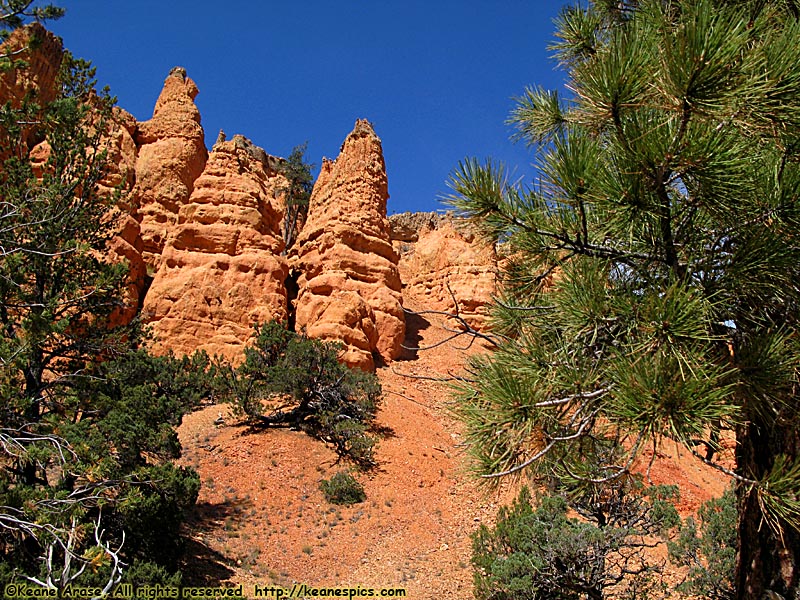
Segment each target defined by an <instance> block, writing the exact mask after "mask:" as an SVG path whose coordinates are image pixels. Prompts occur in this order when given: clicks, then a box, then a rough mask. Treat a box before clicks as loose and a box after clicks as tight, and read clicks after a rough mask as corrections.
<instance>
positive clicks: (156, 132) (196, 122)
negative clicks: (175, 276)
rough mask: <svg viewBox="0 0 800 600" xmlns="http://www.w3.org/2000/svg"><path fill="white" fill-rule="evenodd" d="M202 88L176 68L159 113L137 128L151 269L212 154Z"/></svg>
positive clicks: (139, 197) (140, 196) (140, 200)
mask: <svg viewBox="0 0 800 600" xmlns="http://www.w3.org/2000/svg"><path fill="white" fill-rule="evenodd" d="M197 93H198V90H197V86H196V85H195V83H194V81H192V80H191V79H189V78H188V77H187V76H186V71H185V70H184V69H182V68H180V67H175V68H174V69H172V71H171V72H170V74H169V76H168V77H167V79H166V80H165V81H164V87H163V89H162V90H161V95H160V96H159V97H158V100H157V102H156V106H155V109H154V111H153V118H152V119H150V120H149V121H144V122H142V123H139V124H138V127H137V129H136V145H137V146H138V147H139V157H138V160H137V161H136V187H135V189H134V198H135V200H136V202H137V205H138V218H139V220H140V223H141V228H142V239H143V240H144V257H145V260H146V261H147V263H148V265H150V266H151V268H156V267H158V265H159V255H160V254H161V251H162V250H163V248H164V244H165V242H166V239H167V237H168V236H169V232H170V230H172V229H173V228H174V226H175V224H176V222H177V219H178V211H179V209H180V207H181V206H182V205H183V204H185V203H186V201H187V200H188V199H189V196H190V195H191V193H192V190H193V189H194V182H195V180H196V179H197V178H198V177H199V176H200V174H201V173H202V172H203V168H204V167H205V164H206V160H207V158H208V152H207V150H206V146H205V139H204V134H203V127H202V126H201V125H200V111H199V110H197V106H195V103H194V98H195V97H196V96H197Z"/></svg>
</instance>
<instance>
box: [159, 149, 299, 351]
mask: <svg viewBox="0 0 800 600" xmlns="http://www.w3.org/2000/svg"><path fill="white" fill-rule="evenodd" d="M278 160H279V159H276V158H274V157H271V156H268V155H267V154H266V153H265V152H264V151H263V150H261V149H260V148H258V147H256V146H254V145H253V144H252V143H251V142H250V141H249V140H247V139H246V138H244V137H242V136H235V137H234V139H233V140H232V141H229V142H221V143H218V144H216V145H215V146H214V149H213V151H212V152H211V154H210V156H209V158H208V163H207V164H206V168H205V170H204V171H203V174H202V175H201V176H200V177H199V178H198V179H197V181H195V182H194V191H193V192H192V195H191V197H190V198H189V200H188V202H187V203H186V204H184V205H183V206H181V207H180V209H179V211H178V215H177V224H176V225H175V227H174V228H173V230H172V231H171V232H170V233H169V237H168V239H167V241H166V243H165V246H164V250H163V254H162V256H161V266H160V268H159V270H158V272H157V273H156V274H155V278H154V280H153V283H152V286H151V287H150V290H149V291H148V293H147V297H146V299H145V303H144V317H145V318H146V319H147V320H148V321H150V322H151V324H152V327H153V330H154V333H155V334H156V336H157V341H156V349H157V350H162V351H163V350H165V349H173V350H176V351H178V352H181V353H190V352H192V351H194V350H198V349H203V350H206V351H207V352H208V353H209V354H212V355H213V354H219V355H222V356H225V357H227V358H229V359H233V360H236V359H240V358H241V349H242V347H243V346H244V344H245V343H246V342H247V340H248V339H249V338H250V336H251V334H252V332H253V328H252V326H253V324H255V323H264V322H266V321H269V320H271V319H274V318H275V319H280V320H285V319H286V318H287V311H286V305H287V304H286V289H285V286H284V281H285V279H286V276H287V265H286V260H285V258H283V257H282V256H280V253H281V251H282V250H283V238H282V237H281V234H280V225H281V219H282V216H283V212H282V210H280V203H279V201H278V199H277V198H276V189H277V188H278V187H279V186H281V185H283V183H284V181H285V180H284V178H283V176H282V175H280V174H279V173H278V171H277V170H276V166H277V164H278Z"/></svg>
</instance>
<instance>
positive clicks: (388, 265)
mask: <svg viewBox="0 0 800 600" xmlns="http://www.w3.org/2000/svg"><path fill="white" fill-rule="evenodd" d="M31 36H35V37H36V38H37V40H38V42H37V44H35V45H29V43H28V41H29V39H30V38H31ZM3 48H4V51H20V53H19V57H20V58H24V59H25V60H26V61H27V62H28V65H29V66H28V67H26V68H23V69H16V68H14V69H10V70H7V71H5V72H3V73H0V102H6V101H11V102H12V103H14V102H17V103H18V102H19V101H20V100H21V99H22V98H23V97H24V96H25V95H26V94H29V93H33V94H34V95H35V96H37V97H38V99H39V100H40V101H41V102H46V101H48V100H49V99H51V98H53V97H54V94H55V87H54V84H55V79H56V75H57V73H58V68H59V64H60V61H61V56H62V54H63V50H62V47H61V43H60V40H59V39H58V38H56V37H55V36H53V35H51V34H49V33H48V32H47V31H46V30H44V28H42V27H41V26H40V25H36V24H34V25H30V26H28V27H25V28H22V29H20V30H18V31H17V32H15V33H14V34H13V35H12V36H11V38H10V39H9V40H8V41H7V42H6V43H5V45H4V46H3ZM197 93H198V91H197V86H196V85H195V84H194V82H193V81H192V80H191V79H189V78H188V77H187V76H186V72H185V71H184V70H183V69H182V68H179V67H176V68H175V69H173V70H172V71H171V72H170V74H169V76H168V77H167V79H166V80H165V82H164V87H163V89H162V91H161V95H160V96H159V98H158V101H157V102H156V106H155V109H154V111H153V117H152V118H151V119H150V120H148V121H145V122H141V123H138V122H137V121H136V119H134V118H133V117H132V116H131V115H130V114H128V113H126V112H125V111H122V110H119V109H117V110H116V111H115V122H114V123H113V126H112V129H111V131H110V133H109V135H108V136H107V139H106V141H105V146H106V149H107V151H108V160H109V165H108V169H107V171H106V174H105V177H104V179H103V180H102V181H101V184H100V190H99V191H100V193H102V194H107V195H110V194H112V193H113V192H115V191H116V190H122V191H123V192H124V193H125V192H130V193H129V194H127V196H124V197H123V202H122V203H121V204H120V205H119V207H118V209H120V210H121V211H122V212H121V214H120V215H119V235H117V236H116V237H115V238H114V239H113V240H112V241H111V242H110V243H109V259H110V260H124V261H126V262H127V263H128V264H129V266H130V272H129V277H128V286H127V291H126V297H125V298H124V299H123V303H122V305H121V306H120V307H119V309H118V310H117V312H116V313H115V314H114V321H115V322H116V323H127V322H129V321H130V320H131V319H133V318H134V317H135V316H136V314H137V312H138V311H139V310H140V309H141V310H142V313H143V314H142V316H143V318H144V320H145V321H147V322H149V323H151V325H152V327H153V330H154V332H155V334H156V336H157V341H156V342H155V349H156V350H158V351H161V352H164V351H167V350H173V351H175V352H177V353H181V354H182V353H190V352H193V351H194V350H198V349H204V350H206V351H208V352H209V353H211V354H220V355H223V356H225V357H227V358H230V359H233V360H238V359H240V358H241V349H242V347H243V346H244V345H245V344H246V343H247V341H248V340H249V339H250V335H251V333H252V325H253V324H255V323H263V322H265V321H268V320H270V319H273V318H277V319H281V320H287V319H288V320H289V321H290V322H292V321H294V322H295V328H296V329H297V330H305V331H306V332H307V334H308V335H309V336H311V337H315V338H321V339H326V340H334V341H340V342H343V344H344V349H343V353H342V360H343V361H345V362H346V363H348V364H350V365H351V366H358V367H360V368H362V369H372V368H374V366H375V362H376V360H377V361H379V362H387V361H390V360H392V359H394V358H396V357H397V356H398V355H399V354H400V350H401V347H400V344H401V342H402V340H403V337H404V329H405V319H404V314H403V308H402V292H401V281H400V271H399V269H398V260H399V255H398V253H397V251H396V249H395V248H394V247H393V246H392V235H391V232H390V231H391V230H390V224H389V220H388V219H387V218H386V201H387V199H388V187H387V179H386V167H385V164H384V159H383V151H382V148H381V141H380V139H379V138H378V136H377V135H376V134H375V132H374V130H373V129H372V126H371V125H370V124H369V123H368V122H367V121H364V120H359V121H357V122H356V126H355V129H354V130H353V132H352V133H350V135H348V136H347V138H346V139H345V141H344V143H343V145H342V148H341V153H340V155H339V157H338V158H337V159H336V160H335V161H328V160H326V161H325V162H324V164H323V165H322V172H321V173H320V176H319V178H318V180H317V182H316V185H315V186H314V192H313V194H312V198H311V202H310V206H309V213H308V216H307V219H306V221H305V223H304V225H303V228H302V231H301V233H300V235H299V236H298V239H297V241H296V243H295V245H294V246H293V247H292V249H291V252H290V256H289V257H288V259H287V258H286V257H285V256H284V254H285V248H284V243H283V237H282V235H281V225H282V217H283V200H282V199H281V197H280V193H279V189H280V188H281V187H283V186H284V185H285V179H284V178H283V176H282V175H281V174H280V164H281V161H282V159H278V158H275V157H272V156H269V155H268V154H266V152H264V151H263V150H261V149H260V148H257V147H256V146H254V145H253V144H252V143H251V142H250V141H249V140H247V139H246V138H244V137H242V136H235V137H234V139H233V140H232V141H229V142H226V141H225V139H224V135H221V136H220V139H219V140H218V143H217V144H216V145H215V146H214V148H213V150H212V152H211V154H210V155H209V154H208V152H207V150H206V148H205V143H204V135H203V128H202V126H201V125H200V113H199V111H198V110H197V107H196V106H195V104H194V98H195V96H196V95H197ZM31 133H32V134H33V133H35V132H33V131H32V132H31ZM32 139H35V137H34V138H32ZM23 143H25V141H23ZM31 145H32V142H31ZM24 151H25V152H27V151H28V149H27V148H25V149H24ZM31 154H32V157H33V158H34V159H35V160H37V161H38V164H42V165H43V164H44V161H45V160H46V158H47V155H48V149H47V147H46V144H45V145H42V144H40V145H39V146H37V147H35V148H33V149H32V153H31ZM131 190H132V192H131ZM431 219H433V220H431ZM411 221H412V222H411V223H410V224H409V223H405V228H406V230H407V232H406V233H403V234H398V233H397V232H398V231H399V229H398V227H400V226H401V225H402V224H401V223H400V222H399V221H398V222H396V223H395V239H403V240H406V242H399V241H396V242H395V244H396V245H397V248H398V249H402V250H403V273H404V275H405V277H404V278H405V279H406V280H407V281H406V282H407V284H408V285H409V286H413V287H414V289H415V290H416V291H421V292H422V293H424V294H425V297H427V298H428V299H429V307H430V308H434V309H439V310H452V309H453V308H454V306H453V304H452V300H451V298H450V294H449V292H448V291H447V285H449V286H450V288H451V289H452V290H453V292H454V294H455V295H456V297H457V298H458V301H459V307H460V309H461V312H462V314H463V315H464V316H466V317H467V318H468V319H470V320H471V322H472V323H474V324H475V325H476V326H480V325H481V324H482V323H483V320H484V319H485V312H484V310H483V304H484V303H485V302H486V301H487V300H488V299H489V297H490V295H491V292H492V291H493V289H494V264H495V263H494V255H493V254H492V253H491V251H490V250H489V249H487V248H480V247H476V246H474V245H473V244H472V238H471V236H469V234H465V233H464V232H462V231H460V230H458V229H457V228H456V227H455V226H454V225H453V224H452V223H451V222H450V221H441V220H440V219H438V217H436V218H435V219H434V217H432V216H431V215H421V216H420V215H417V216H416V217H413V218H411ZM408 232H410V233H408ZM409 235H410V236H412V237H411V238H408V236H409ZM404 236H405V237H404ZM412 238H413V240H414V244H413V246H412V245H409V243H407V242H408V241H409V240H411V239H412ZM290 266H291V273H292V276H291V277H289V276H288V275H289V272H290ZM148 271H149V272H150V273H151V274H153V275H152V283H151V285H150V287H149V289H147V285H146V284H147V281H148V280H149V279H151V278H150V277H148V275H147V272H148ZM287 288H288V289H289V292H288V293H287ZM145 293H146V296H145Z"/></svg>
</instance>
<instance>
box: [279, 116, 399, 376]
mask: <svg viewBox="0 0 800 600" xmlns="http://www.w3.org/2000/svg"><path fill="white" fill-rule="evenodd" d="M388 197H389V192H388V185H387V179H386V166H385V164H384V160H383V149H382V147H381V141H380V138H378V136H377V135H376V134H375V132H374V131H373V129H372V126H371V125H370V124H369V123H368V122H367V121H365V120H359V121H357V122H356V126H355V129H354V130H353V132H352V133H350V135H348V136H347V139H345V141H344V144H342V148H341V152H340V154H339V157H338V158H337V159H336V160H335V161H325V162H324V163H323V165H322V171H321V173H320V175H319V178H318V180H317V183H316V184H315V186H314V191H313V193H312V195H311V201H310V204H309V211H308V217H307V220H306V223H305V225H304V227H303V230H302V231H301V233H300V236H299V237H298V239H297V243H296V245H295V246H294V248H293V249H292V250H293V251H292V255H291V265H292V267H293V269H294V270H295V272H296V273H298V274H299V276H298V279H297V284H298V289H299V292H298V297H297V300H296V308H295V310H296V327H297V328H298V329H305V330H306V332H307V333H308V335H309V336H311V337H314V338H321V339H329V340H338V341H341V342H343V343H344V345H345V348H344V353H343V356H342V359H343V360H344V361H345V362H346V363H348V364H349V365H351V366H358V367H360V368H362V369H372V368H374V359H375V358H376V357H379V358H380V359H381V360H383V361H387V362H388V361H390V360H392V359H393V358H396V357H397V356H398V355H399V353H400V349H401V348H400V346H401V344H402V341H403V337H404V334H405V318H404V315H403V308H402V303H401V298H402V296H401V285H400V274H399V272H398V269H397V261H398V256H397V253H396V252H395V251H394V249H393V248H392V244H391V241H390V237H389V221H388V220H387V218H386V201H387V199H388Z"/></svg>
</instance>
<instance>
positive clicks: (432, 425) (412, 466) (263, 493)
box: [179, 297, 727, 600]
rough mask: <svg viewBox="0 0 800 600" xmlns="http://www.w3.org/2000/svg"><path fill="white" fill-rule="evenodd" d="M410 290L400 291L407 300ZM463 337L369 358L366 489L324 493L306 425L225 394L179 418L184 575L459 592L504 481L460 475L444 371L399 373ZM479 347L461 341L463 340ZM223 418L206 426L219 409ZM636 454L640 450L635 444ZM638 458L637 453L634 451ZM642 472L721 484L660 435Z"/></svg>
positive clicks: (320, 461)
mask: <svg viewBox="0 0 800 600" xmlns="http://www.w3.org/2000/svg"><path fill="white" fill-rule="evenodd" d="M414 300H415V299H414V298H408V297H406V298H405V304H406V306H407V307H410V308H412V309H413V308H417V307H418V305H417V304H416V303H415V302H414ZM448 335H449V334H448V333H447V332H446V331H444V330H443V329H442V320H441V318H440V317H437V316H429V315H425V316H424V317H420V316H413V317H411V318H410V319H409V327H408V335H407V339H406V344H407V345H410V346H420V347H424V346H430V345H433V344H435V343H437V342H439V341H441V340H443V339H444V338H445V337H447V336H448ZM466 342H468V340H467V339H458V340H454V341H453V342H451V343H448V344H445V345H442V346H439V347H437V348H434V349H431V350H425V351H420V352H416V353H412V352H406V355H405V356H404V357H403V358H401V360H399V361H396V362H395V363H393V364H392V365H391V366H389V367H383V368H380V369H379V370H378V376H379V377H380V381H381V385H382V387H383V392H384V401H383V404H382V407H381V409H380V412H379V413H378V421H379V424H380V426H381V427H383V428H385V433H384V435H383V437H382V438H381V441H380V444H379V447H378V452H377V457H378V461H379V467H378V468H377V469H376V470H374V471H373V472H371V473H368V474H359V475H358V478H359V479H360V480H361V481H362V483H363V484H364V487H365V491H366V494H367V500H366V501H365V502H363V503H360V504H355V505H352V506H349V507H342V506H335V505H332V504H329V503H328V502H327V501H326V500H325V499H324V497H323V495H322V492H321V491H320V489H319V484H320V481H321V480H322V479H328V478H330V477H331V476H332V475H333V474H334V473H336V472H337V471H339V470H340V469H342V468H343V466H344V465H342V464H337V462H336V455H335V454H334V452H333V451H332V450H331V449H330V448H328V447H326V446H325V444H323V443H322V442H320V441H317V440H314V439H312V438H310V437H308V436H307V435H306V434H304V433H301V432H297V431H289V430H286V429H274V430H268V431H261V432H258V433H251V432H250V431H249V430H248V428H247V427H246V426H244V425H242V424H241V423H239V422H238V421H237V419H236V418H235V417H233V416H231V415H230V414H229V412H228V410H227V407H226V406H211V407H207V408H205V409H203V410H200V411H197V412H195V413H192V414H190V415H187V416H186V417H185V418H184V421H183V424H182V425H181V427H180V429H179V435H180V439H181V443H182V444H183V448H184V457H183V459H182V464H185V465H191V466H192V467H194V468H195V469H197V471H198V472H199V474H200V479H201V482H202V488H201V491H200V498H199V500H198V504H197V507H196V509H195V511H194V513H193V514H192V516H191V518H190V523H189V529H190V543H189V553H188V558H187V564H186V567H185V569H184V572H185V576H184V583H185V584H187V585H220V584H226V585H227V584H239V583H242V584H244V590H245V594H246V595H248V594H249V593H251V592H250V590H252V585H253V584H258V585H272V584H278V585H282V586H289V587H290V586H291V585H292V584H293V583H295V582H298V583H305V584H307V585H309V586H336V587H354V586H359V585H360V586H361V587H371V588H388V587H403V588H405V590H406V592H407V596H406V597H408V598H420V599H434V598H448V599H454V600H455V599H465V600H466V599H468V598H472V597H473V596H472V570H471V567H470V533H472V532H473V531H474V530H475V529H476V528H477V526H478V524H479V523H481V522H485V523H491V522H492V521H493V519H494V516H495V514H496V513H497V508H498V506H500V505H501V504H502V503H506V502H509V501H510V500H511V499H512V498H513V496H514V490H512V489H511V488H510V486H509V485H506V486H505V487H503V488H502V489H501V490H500V491H499V492H497V493H490V492H489V491H488V490H485V489H484V488H481V487H479V486H478V485H477V483H476V482H475V481H474V480H472V479H470V477H469V476H468V474H467V472H466V469H467V465H466V460H465V456H464V451H463V450H464V449H463V444H462V437H461V435H460V433H459V432H460V430H461V426H460V424H459V423H457V422H456V421H455V420H454V419H453V418H452V416H451V414H450V413H449V406H451V402H452V399H451V397H450V391H449V389H448V388H447V385H446V384H444V383H441V382H437V381H429V380H419V379H411V378H408V377H405V376H403V375H401V373H403V374H412V375H423V376H429V377H431V376H432V377H436V376H446V375H447V374H448V373H458V372H459V370H460V369H461V367H462V365H463V364H464V361H465V357H466V354H467V353H468V352H467V351H465V350H463V349H459V348H463V346H464V345H465V343H466ZM476 350H477V351H480V349H479V348H478V345H477V344H475V345H474V346H473V348H472V349H471V350H470V351H476ZM220 414H221V415H222V416H223V417H224V419H225V423H224V424H223V425H220V426H217V425H215V424H214V421H215V420H216V419H217V418H218V416H220ZM644 461H645V462H648V461H649V456H645V457H644ZM645 467H646V464H645ZM651 478H652V480H653V482H654V483H677V484H678V485H680V488H681V505H680V507H679V509H680V511H681V512H682V513H684V514H686V513H690V512H692V511H694V510H695V509H696V508H697V506H698V505H699V504H700V503H701V502H703V501H705V500H707V499H709V498H711V497H713V496H719V495H721V494H722V491H723V489H724V487H725V485H726V483H727V482H726V480H725V479H724V477H722V476H720V475H719V474H718V473H717V472H715V471H713V470H710V469H708V468H706V467H704V466H703V465H702V464H700V463H699V462H698V461H696V460H694V459H692V458H691V456H686V454H685V453H680V452H678V451H677V448H675V447H670V446H666V445H664V446H663V447H662V448H660V449H659V455H658V456H657V460H656V461H655V463H654V464H653V466H652V468H651Z"/></svg>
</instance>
